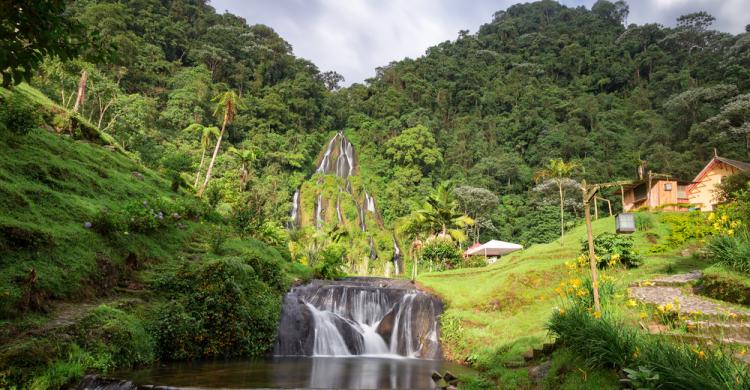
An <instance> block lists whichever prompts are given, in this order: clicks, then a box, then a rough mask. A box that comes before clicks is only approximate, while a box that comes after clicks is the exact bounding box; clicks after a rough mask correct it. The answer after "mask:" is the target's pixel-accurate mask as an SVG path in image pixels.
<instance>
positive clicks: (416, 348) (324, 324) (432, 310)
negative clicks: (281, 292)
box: [274, 278, 443, 359]
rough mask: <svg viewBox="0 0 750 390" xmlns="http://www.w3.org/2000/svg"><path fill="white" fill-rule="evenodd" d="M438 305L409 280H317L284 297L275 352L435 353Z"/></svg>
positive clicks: (435, 355)
mask: <svg viewBox="0 0 750 390" xmlns="http://www.w3.org/2000/svg"><path fill="white" fill-rule="evenodd" d="M442 311H443V304H442V302H440V300H438V299H437V298H435V297H433V296H432V295H429V294H426V293H424V292H421V291H418V290H416V289H414V288H413V286H412V285H411V284H410V283H409V282H407V281H399V280H391V279H382V278H348V279H344V280H340V281H335V282H334V281H321V280H315V281H313V282H312V283H310V284H307V285H304V286H300V287H295V288H293V289H292V290H291V291H290V292H289V293H288V294H287V295H286V297H285V298H284V306H283V308H282V312H281V321H280V324H279V334H278V340H277V344H276V347H275V350H274V354H275V355H277V356H352V355H370V356H389V357H409V358H424V359H439V358H440V356H441V355H440V344H439V341H438V337H439V332H440V329H439V323H438V318H439V315H440V314H441V313H442Z"/></svg>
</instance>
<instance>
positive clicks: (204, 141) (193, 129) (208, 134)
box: [183, 123, 219, 187]
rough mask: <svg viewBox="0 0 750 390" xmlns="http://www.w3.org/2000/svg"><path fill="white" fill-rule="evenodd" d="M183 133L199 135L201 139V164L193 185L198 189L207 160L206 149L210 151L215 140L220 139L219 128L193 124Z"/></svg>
mask: <svg viewBox="0 0 750 390" xmlns="http://www.w3.org/2000/svg"><path fill="white" fill-rule="evenodd" d="M183 131H184V132H186V133H199V134H200V137H201V138H200V144H201V162H200V164H198V172H196V173H195V183H193V187H197V186H198V181H199V180H200V177H201V171H202V170H203V162H204V161H205V159H206V149H208V146H209V145H210V144H211V140H212V139H213V138H216V139H218V138H219V128H218V127H215V126H203V125H201V124H200V123H193V124H192V125H190V126H188V127H186V128H185V129H184V130H183Z"/></svg>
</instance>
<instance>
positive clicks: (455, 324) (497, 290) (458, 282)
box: [418, 214, 705, 363]
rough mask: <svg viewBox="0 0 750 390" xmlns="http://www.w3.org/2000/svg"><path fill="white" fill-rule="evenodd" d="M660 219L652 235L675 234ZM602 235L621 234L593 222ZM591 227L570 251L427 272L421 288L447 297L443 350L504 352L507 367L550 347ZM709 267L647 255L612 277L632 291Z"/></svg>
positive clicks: (574, 236) (459, 354)
mask: <svg viewBox="0 0 750 390" xmlns="http://www.w3.org/2000/svg"><path fill="white" fill-rule="evenodd" d="M660 220H661V215H660V214H655V215H654V227H653V228H652V229H651V230H649V232H648V233H652V234H653V233H656V234H657V235H658V236H659V237H662V238H663V237H665V236H666V235H667V234H668V231H667V227H666V226H665V225H664V224H662V223H661V222H660ZM593 229H594V234H595V235H596V234H599V233H603V232H607V231H609V232H613V231H614V229H615V226H614V218H611V217H610V218H602V219H600V220H598V221H594V223H593ZM585 234H586V230H585V226H578V227H576V228H574V229H572V230H571V231H570V232H568V233H567V235H566V237H565V240H564V245H562V246H561V245H560V242H559V241H556V242H552V243H548V244H541V245H535V246H532V247H531V248H529V249H527V250H524V251H522V252H517V253H514V254H512V255H509V256H507V257H505V258H503V259H501V260H500V261H498V262H497V263H496V264H493V265H491V266H488V267H485V268H478V269H458V270H451V271H445V272H439V273H425V274H422V275H420V276H419V278H418V281H419V283H421V284H422V285H423V286H425V287H426V288H428V289H431V290H433V291H434V292H435V293H437V294H438V295H440V296H441V297H443V299H444V301H445V302H446V303H447V310H446V312H445V315H444V319H443V324H444V334H443V344H444V348H445V351H446V354H447V356H448V357H449V358H451V359H454V360H458V361H464V360H466V359H467V358H468V359H469V360H473V359H479V360H482V359H486V358H487V356H489V355H493V354H494V355H496V354H497V353H498V351H499V353H500V354H503V355H504V356H503V357H502V358H501V359H502V360H503V361H504V362H515V363H518V362H522V361H523V359H522V357H521V353H522V352H524V351H526V350H528V349H529V348H531V347H540V346H541V344H542V343H543V342H546V341H549V337H548V334H547V331H546V330H545V323H546V321H547V320H548V318H549V315H550V313H551V312H552V310H553V308H554V307H555V306H557V305H558V304H559V302H560V301H559V300H558V298H557V297H556V294H555V292H554V289H555V287H557V286H558V285H559V283H560V282H561V281H563V280H566V279H569V275H568V270H567V268H566V267H565V264H564V263H565V262H566V261H569V260H572V259H575V258H576V257H577V256H578V254H579V250H580V245H581V240H582V239H583V238H584V237H585ZM634 238H635V243H636V247H637V249H638V250H639V251H640V252H641V253H643V254H645V253H646V251H647V249H648V248H649V247H650V246H651V245H652V243H651V242H650V241H649V240H648V239H647V234H646V233H644V232H637V233H635V234H634ZM704 266H705V264H701V262H700V261H696V260H694V259H692V257H683V256H680V255H679V251H673V252H670V253H665V254H659V255H648V254H646V257H645V261H644V264H643V265H642V266H641V267H639V268H637V269H633V270H629V271H624V270H622V271H614V272H608V274H609V275H610V276H614V277H615V279H616V280H617V283H618V284H620V285H622V286H624V285H627V284H629V283H631V282H633V281H637V280H641V279H647V278H650V277H652V276H654V275H658V274H665V273H669V272H681V271H684V270H688V269H695V268H702V267H704Z"/></svg>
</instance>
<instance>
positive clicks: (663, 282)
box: [630, 271, 703, 287]
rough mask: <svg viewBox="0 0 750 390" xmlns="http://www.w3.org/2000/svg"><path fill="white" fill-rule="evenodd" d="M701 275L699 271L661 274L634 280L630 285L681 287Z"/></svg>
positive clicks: (698, 278) (696, 279)
mask: <svg viewBox="0 0 750 390" xmlns="http://www.w3.org/2000/svg"><path fill="white" fill-rule="evenodd" d="M702 277H703V272H701V271H691V272H688V273H684V274H676V275H669V276H662V277H658V278H654V279H651V280H645V281H641V282H635V283H632V284H631V285H630V287H653V286H659V287H681V286H685V285H688V284H690V283H692V282H695V281H698V280H700V278H702Z"/></svg>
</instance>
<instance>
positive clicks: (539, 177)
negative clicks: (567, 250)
mask: <svg viewBox="0 0 750 390" xmlns="http://www.w3.org/2000/svg"><path fill="white" fill-rule="evenodd" d="M576 169H578V163H576V162H575V161H569V162H565V161H564V160H563V159H561V158H553V159H551V160H549V161H547V164H546V165H545V166H544V168H543V169H540V170H538V171H536V172H535V173H534V180H535V181H536V182H537V183H538V182H540V181H543V180H550V181H552V182H553V183H555V185H557V189H558V191H559V193H560V246H562V245H563V239H564V237H565V210H564V202H565V189H564V188H563V183H564V182H565V180H567V179H569V177H568V176H570V174H571V173H573V171H574V170H576Z"/></svg>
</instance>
